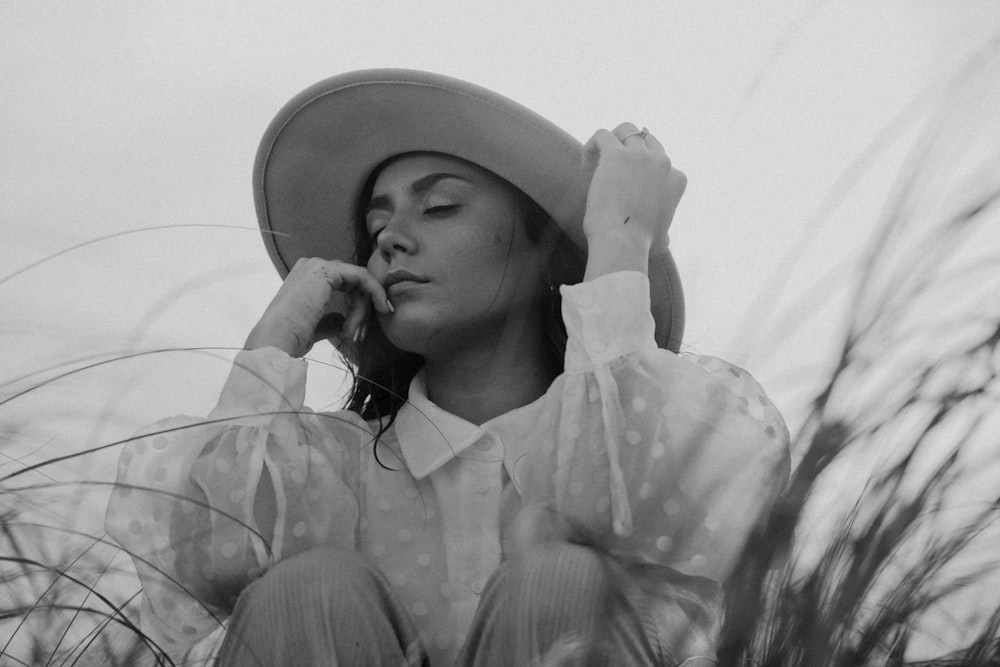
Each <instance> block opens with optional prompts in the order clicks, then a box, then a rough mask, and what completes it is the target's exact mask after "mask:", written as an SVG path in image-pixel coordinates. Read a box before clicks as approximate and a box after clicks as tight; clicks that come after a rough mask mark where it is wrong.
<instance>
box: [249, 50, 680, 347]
mask: <svg viewBox="0 0 1000 667" xmlns="http://www.w3.org/2000/svg"><path fill="white" fill-rule="evenodd" d="M412 152H435V153H445V154H448V155H454V156H456V157H459V158H462V159H464V160H468V161H469V162H473V163H475V164H477V165H479V166H481V167H484V168H486V169H488V170H489V171H491V172H493V173H495V174H497V175H498V176H500V177H501V178H503V179H505V180H507V181H509V182H510V183H512V184H513V185H514V186H516V187H517V188H519V189H520V190H521V191H522V192H524V193H525V194H526V195H528V196H529V197H531V199H533V200H534V201H535V202H536V203H537V204H538V205H539V206H540V207H541V208H542V209H543V210H544V211H545V212H546V213H548V215H549V216H550V217H551V218H552V220H553V221H554V222H555V223H556V224H557V225H558V226H559V227H560V228H561V229H562V230H563V232H564V233H566V235H567V236H569V238H570V239H571V240H572V241H573V242H574V243H576V244H577V245H578V246H580V247H581V248H583V249H586V247H587V242H586V238H585V237H584V234H583V214H584V210H585V207H586V201H587V188H588V186H589V184H590V177H591V175H592V174H591V173H590V172H587V171H584V170H583V169H582V168H581V163H582V154H583V144H581V143H580V142H579V141H577V140H576V139H574V138H573V137H571V136H570V135H569V134H567V133H566V132H564V131H563V130H561V129H560V128H558V127H556V126H555V125H553V124H552V123H551V122H549V121H548V120H546V119H544V118H542V117H541V116H539V115H538V114H536V113H534V112H533V111H531V110H530V109H527V108H525V107H524V106H522V105H520V104H518V103H517V102H514V101H513V100H510V99H508V98H506V97H503V96H502V95H498V94H497V93H494V92H492V91H489V90H486V89H485V88H482V87H480V86H476V85H474V84H471V83H467V82H465V81H460V80H458V79H453V78H450V77H446V76H442V75H439V74H432V73H429V72H420V71H415V70H404V69H373V70H360V71H356V72H348V73H346V74H339V75H337V76H333V77H330V78H329V79H325V80H323V81H320V82H319V83H317V84H315V85H313V86H310V87H309V88H306V89H305V90H303V91H302V92H301V93H299V94H298V95H296V96H295V97H294V98H292V100H291V101H290V102H288V104H286V105H285V106H284V107H283V108H282V109H281V110H280V111H279V112H278V115H277V116H276V117H275V119H274V120H273V121H272V122H271V124H270V126H269V127H268V128H267V131H266V132H265V133H264V138H263V139H262V140H261V143H260V147H259V148H258V151H257V159H256V163H255V165H254V173H253V186H254V200H255V203H256V207H257V219H258V222H259V223H260V227H261V231H262V232H263V237H264V243H265V245H266V246H267V251H268V254H270V256H271V260H272V261H273V262H274V265H275V267H277V269H278V272H279V273H280V274H281V276H282V277H284V276H286V275H288V272H289V270H290V269H291V267H292V266H294V264H295V262H296V260H298V259H299V258H300V257H322V258H325V259H339V260H342V261H347V262H350V261H352V259H353V256H354V234H355V232H354V226H355V219H354V218H355V213H356V208H357V204H358V198H359V197H360V195H361V192H362V190H363V188H364V187H365V185H366V183H367V182H368V179H369V178H370V176H371V175H372V173H373V171H374V170H375V169H376V168H377V167H379V166H380V165H381V164H383V163H384V162H385V161H386V160H388V159H389V158H392V157H394V156H396V155H400V154H403V153H412ZM582 278H583V276H580V279H581V280H582ZM649 279H650V296H651V303H650V307H651V311H652V313H653V317H654V319H655V320H656V341H657V344H658V345H659V346H660V347H664V348H667V349H670V350H674V351H677V350H678V348H679V347H680V343H681V337H682V334H683V331H684V297H683V294H682V291H681V282H680V276H679V275H678V272H677V266H676V264H675V263H674V259H673V256H672V255H671V254H670V251H669V250H666V249H664V250H663V252H662V253H659V254H656V255H655V256H652V257H651V258H650V264H649ZM343 305H344V306H346V302H344V304H343ZM334 307H336V305H335V306H334ZM342 307H343V306H342Z"/></svg>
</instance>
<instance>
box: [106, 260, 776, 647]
mask: <svg viewBox="0 0 1000 667" xmlns="http://www.w3.org/2000/svg"><path fill="white" fill-rule="evenodd" d="M562 295H563V318H564V320H565V322H566V326H567V330H568V333H569V342H568V345H567V351H566V363H565V372H564V373H563V374H562V375H560V376H559V377H558V378H557V379H556V380H555V381H554V382H553V383H552V385H551V387H550V388H549V390H548V391H547V392H546V394H545V395H544V396H542V397H541V398H539V399H538V400H536V401H534V402H533V403H530V404H528V405H526V406H524V407H521V408H518V409H516V410H513V411H511V412H508V413H506V414H504V415H501V416H499V417H496V418H495V419H492V420H490V421H488V422H486V423H485V424H482V425H481V426H476V425H474V424H471V423H469V422H466V421H464V420H462V419H460V418H458V417H456V416H454V415H451V414H449V413H447V412H445V411H443V410H441V409H440V408H438V407H437V406H436V405H434V404H433V403H432V402H431V401H430V400H428V398H427V395H426V390H425V387H424V383H423V378H422V376H420V375H418V376H417V377H416V378H415V379H414V380H413V383H412V385H411V387H410V391H409V401H408V403H407V404H406V405H405V406H404V407H403V408H402V409H401V411H400V412H399V415H398V417H397V419H396V421H395V423H394V424H393V426H392V427H391V428H390V429H389V430H388V431H387V432H386V433H385V434H384V435H383V436H382V438H381V439H380V440H379V442H378V444H377V445H373V437H374V433H375V432H376V431H377V426H378V425H377V424H376V423H366V422H365V421H364V420H362V419H361V418H360V417H359V416H358V415H357V414H355V413H352V412H347V411H341V412H334V413H313V412H311V411H309V410H308V409H306V408H304V407H303V405H302V403H303V396H304V393H305V389H304V385H305V376H306V362H304V361H302V360H298V359H292V358H290V357H288V356H287V355H286V354H284V353H283V352H281V351H279V350H277V349H274V348H263V349H259V350H253V351H244V352H241V353H239V354H238V355H237V357H236V360H235V364H234V367H233V370H232V373H231V374H230V377H229V379H228V381H227V383H226V385H225V388H224V389H223V392H222V396H221V398H220V401H219V404H218V406H217V407H216V408H215V410H214V411H213V412H212V413H211V414H210V415H209V416H208V418H207V419H195V418H188V417H176V418H172V419H167V420H164V421H161V422H158V423H156V424H154V425H152V426H151V427H148V428H147V429H144V430H143V432H142V434H141V437H138V438H136V439H135V440H133V441H131V442H130V443H129V444H128V446H127V447H126V448H125V450H124V451H123V452H122V455H121V460H120V463H119V468H118V482H117V485H116V487H115V490H114V491H113V493H112V497H111V501H110V504H109V507H108V516H107V530H108V533H109V534H110V535H111V536H112V537H113V538H114V539H115V540H116V541H118V542H119V543H120V544H121V545H122V546H123V547H124V548H125V549H127V550H128V552H129V553H130V554H131V555H132V557H133V560H134V563H135V567H136V570H137V571H138V575H139V578H140V580H141V583H142V587H143V599H142V608H141V625H142V628H143V630H144V631H146V632H147V633H148V634H149V635H150V636H151V637H152V638H153V639H154V640H156V641H157V642H158V643H159V644H160V646H161V647H163V648H164V649H166V650H167V651H168V652H169V653H170V654H171V656H173V657H175V658H178V657H180V656H183V655H184V653H185V652H186V651H187V650H188V649H189V648H191V647H192V646H193V645H195V644H196V643H197V642H199V641H200V640H202V639H203V638H205V637H206V636H208V635H209V634H212V633H213V632H215V634H216V635H218V633H219V632H221V631H219V630H218V629H219V628H220V627H224V622H225V619H226V617H227V616H228V614H229V612H230V610H231V609H232V606H233V604H234V602H235V600H236V598H237V596H238V595H239V593H240V591H241V590H242V589H243V588H244V587H245V586H246V585H247V584H248V583H249V582H251V581H253V580H254V579H255V578H257V577H259V576H261V575H262V574H263V573H264V572H266V571H267V570H268V568H270V567H272V566H273V565H274V564H275V563H276V562H278V561H280V560H281V559H283V558H288V557H289V556H292V555H295V554H297V553H301V552H302V551H305V550H307V549H310V548H313V547H316V546H321V545H336V546H339V547H342V548H348V549H354V550H357V551H359V552H361V553H363V554H364V555H366V556H368V557H369V558H371V559H372V560H373V561H374V562H375V563H377V564H378V566H379V567H380V568H381V570H382V571H383V572H384V573H385V574H386V576H387V577H388V579H389V581H390V582H391V583H392V585H393V587H394V589H395V592H396V593H397V595H398V597H399V599H400V600H401V601H402V602H403V604H404V606H405V607H406V609H407V610H408V611H409V613H410V615H411V616H412V617H413V619H414V621H415V622H416V624H417V626H418V627H419V628H420V630H421V633H422V635H423V638H424V642H425V645H426V647H427V649H428V651H429V652H430V653H431V656H432V663H433V664H451V661H452V660H453V658H454V655H455V653H456V652H457V650H458V648H459V647H460V646H461V645H462V643H463V641H464V639H465V636H466V633H467V631H468V624H469V622H470V621H471V619H472V616H473V614H474V612H475V610H476V607H477V605H478V602H479V597H480V594H481V593H482V591H483V586H484V584H485V583H486V581H487V579H488V578H489V577H490V575H491V574H492V573H493V571H494V570H495V569H496V567H497V566H498V565H499V564H500V562H501V561H502V560H503V558H504V555H505V537H506V533H507V528H508V526H509V524H510V521H511V519H512V518H513V517H514V515H515V514H516V513H517V510H518V509H519V508H520V507H521V505H522V504H524V503H545V504H547V505H548V506H549V507H551V508H553V509H554V510H555V511H557V512H559V513H561V514H562V515H563V516H565V517H567V518H568V519H569V520H571V521H572V522H574V523H575V524H576V525H577V526H578V527H579V529H580V530H582V531H585V533H586V534H587V535H588V536H589V537H590V539H591V541H592V543H593V544H595V545H596V546H597V547H598V548H600V549H601V550H603V551H604V552H606V553H608V554H611V555H612V556H614V557H615V558H616V559H618V560H619V562H621V563H622V564H623V565H625V566H626V567H628V568H629V569H630V571H631V572H632V573H633V575H634V578H635V580H636V581H637V582H638V584H639V585H638V588H637V590H636V591H632V592H630V594H631V595H634V596H640V597H641V598H642V600H641V604H643V605H647V608H649V607H648V605H652V607H653V608H655V609H658V610H659V611H658V613H656V614H654V615H655V616H656V617H657V618H660V619H661V621H660V622H661V625H663V626H665V627H662V628H661V633H663V634H664V636H669V635H671V634H676V632H677V628H672V627H669V626H670V625H671V624H676V623H678V621H677V612H678V610H679V609H680V607H678V606H677V600H676V598H677V596H681V597H684V598H691V599H696V600H699V601H701V602H702V603H703V604H704V606H706V608H709V607H712V604H713V603H712V601H710V600H707V598H706V596H705V595H704V594H702V593H701V592H699V591H703V590H704V586H703V584H704V582H706V581H708V582H711V581H719V580H721V579H723V578H724V577H725V576H726V575H727V574H728V573H729V572H730V570H731V569H732V567H733V565H734V561H735V559H736V557H737V556H738V554H739V551H740V549H741V547H742V546H743V544H744V542H745V539H746V537H747V533H748V530H749V528H750V527H751V526H752V524H753V523H754V521H755V519H756V518H757V516H758V515H759V513H760V512H761V511H762V509H763V508H765V507H766V506H767V504H768V503H770V502H771V501H772V500H773V499H774V496H775V495H776V493H778V492H780V490H781V489H782V488H783V485H784V483H785V481H786V479H787V475H788V433H787V430H786V428H785V426H784V423H783V421H782V419H781V416H780V415H779V414H778V412H777V410H776V409H775V407H774V406H773V405H772V403H771V402H770V401H769V400H768V398H767V397H766V396H765V394H764V393H763V391H762V390H761V388H760V386H759V385H758V384H757V382H756V381H754V380H753V378H751V377H750V376H749V375H748V374H747V373H746V372H745V371H743V370H741V369H739V368H736V367H735V366H732V365H730V364H728V363H726V362H724V361H721V360H719V359H715V358H713V357H707V356H697V355H684V356H678V355H676V354H673V353H672V352H669V351H666V350H662V349H658V348H657V347H656V344H655V342H654V340H653V327H654V324H653V319H652V317H651V315H650V314H649V307H648V304H649V284H648V280H647V278H646V277H645V276H644V275H643V274H641V273H635V272H621V273H615V274H611V275H608V276H603V277H601V278H598V279H596V280H593V281H588V282H586V283H581V284H579V285H574V286H564V287H563V288H562ZM685 582H689V583H685ZM696 584H697V585H696ZM709 597H710V596H709ZM715 602H716V603H717V600H716V601H715ZM688 606H690V605H688ZM708 611H709V612H712V611H713V609H708ZM715 612H717V609H715ZM709 617H710V618H716V619H717V618H718V617H717V614H716V615H715V616H714V617H713V616H712V614H711V613H709ZM709 631H710V630H706V632H709Z"/></svg>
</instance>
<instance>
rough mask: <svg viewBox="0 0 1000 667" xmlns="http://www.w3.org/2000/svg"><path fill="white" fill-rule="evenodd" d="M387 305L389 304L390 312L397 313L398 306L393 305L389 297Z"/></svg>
mask: <svg viewBox="0 0 1000 667" xmlns="http://www.w3.org/2000/svg"><path fill="white" fill-rule="evenodd" d="M385 305H387V306H389V312H390V313H395V312H396V307H395V306H394V305H392V301H389V297H385Z"/></svg>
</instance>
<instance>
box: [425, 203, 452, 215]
mask: <svg viewBox="0 0 1000 667" xmlns="http://www.w3.org/2000/svg"><path fill="white" fill-rule="evenodd" d="M457 208H458V204H445V205H442V206H431V207H430V208H427V209H424V215H429V216H431V217H433V218H441V217H445V216H447V215H450V214H451V213H453V212H454V211H455V210H456V209H457Z"/></svg>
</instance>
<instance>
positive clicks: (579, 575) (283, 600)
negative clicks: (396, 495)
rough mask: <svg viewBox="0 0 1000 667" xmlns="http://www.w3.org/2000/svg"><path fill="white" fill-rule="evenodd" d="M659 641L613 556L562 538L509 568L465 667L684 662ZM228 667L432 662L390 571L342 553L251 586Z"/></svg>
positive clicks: (470, 643) (480, 615)
mask: <svg viewBox="0 0 1000 667" xmlns="http://www.w3.org/2000/svg"><path fill="white" fill-rule="evenodd" d="M657 637H658V633H657V631H656V629H655V627H654V626H652V624H651V623H650V622H649V621H647V620H644V619H643V618H642V617H641V614H640V612H639V611H637V610H636V609H635V608H634V607H633V606H632V605H631V604H630V603H629V602H628V600H627V599H626V597H625V596H624V595H623V594H622V593H621V590H620V587H619V586H618V574H617V573H616V572H615V570H614V564H613V563H612V562H611V560H610V559H607V558H605V557H603V556H601V555H599V554H597V553H596V552H594V551H592V550H590V549H588V548H586V547H583V546H579V545H575V544H569V543H552V544H549V545H546V546H544V547H539V548H536V549H534V550H532V552H530V553H528V554H525V555H522V556H518V557H516V558H513V559H510V560H508V561H505V562H504V563H502V564H501V565H500V567H499V568H498V569H497V571H496V572H495V573H494V574H493V576H492V577H491V578H490V580H489V581H488V583H487V585H486V587H485V589H484V591H483V596H482V598H481V600H480V604H479V606H478V609H477V611H476V614H475V617H474V618H473V621H472V625H471V629H470V631H469V634H468V637H467V639H466V642H465V645H464V646H463V647H462V648H461V650H460V652H459V655H458V658H457V661H456V663H455V664H456V665H457V666H459V667H466V666H468V667H472V666H475V667H515V666H516V667H525V666H534V667H549V666H550V665H551V666H554V665H560V666H563V665H565V666H577V665H579V666H587V667H589V666H592V665H593V666H603V665H609V666H611V665H628V666H630V667H642V666H644V665H649V666H653V665H668V666H672V665H675V664H677V663H676V662H675V661H674V660H673V658H672V656H671V655H670V651H669V650H668V648H667V647H664V646H661V645H660V642H659V641H658V639H657ZM219 663H220V664H221V665H223V667H230V666H237V665H238V666H240V667H243V666H252V665H265V666H268V667H278V666H281V665H331V666H333V665H343V666H354V665H374V666H387V667H389V666H391V667H399V666H400V665H406V666H408V667H429V666H430V662H429V659H428V656H427V653H426V650H425V648H424V646H423V643H422V641H421V638H420V633H419V632H418V630H417V628H416V626H415V624H414V622H413V620H412V618H411V617H410V616H409V615H408V613H407V612H406V610H405V609H404V608H403V606H402V605H401V604H400V603H399V602H398V600H397V599H396V597H395V595H394V594H393V592H392V590H391V587H390V584H389V582H388V581H387V579H386V578H385V576H384V575H383V574H382V573H381V572H380V571H379V570H378V568H377V567H376V566H375V565H374V564H373V563H371V562H370V561H368V560H367V559H365V558H364V557H363V556H361V555H360V554H357V553H355V552H352V551H344V550H340V549H333V548H323V549H314V550H311V551H308V552H305V553H303V554H299V555H297V556H294V557H292V558H289V559H287V560H284V561H282V562H281V563H279V564H278V565H276V566H275V567H274V568H272V569H271V571H269V572H268V573H267V574H265V575H264V576H263V577H261V578H260V579H258V580H257V581H255V582H253V583H252V584H250V586H248V587H247V588H246V589H245V590H244V591H243V593H242V594H241V595H240V597H239V599H238V600H237V604H236V607H235V609H234V612H233V616H232V618H231V622H230V627H229V630H228V632H227V634H226V638H225V640H224V642H223V645H222V649H221V653H220V656H219ZM685 664H687V663H686V661H685ZM434 667H438V666H436V665H435V666H434Z"/></svg>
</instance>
